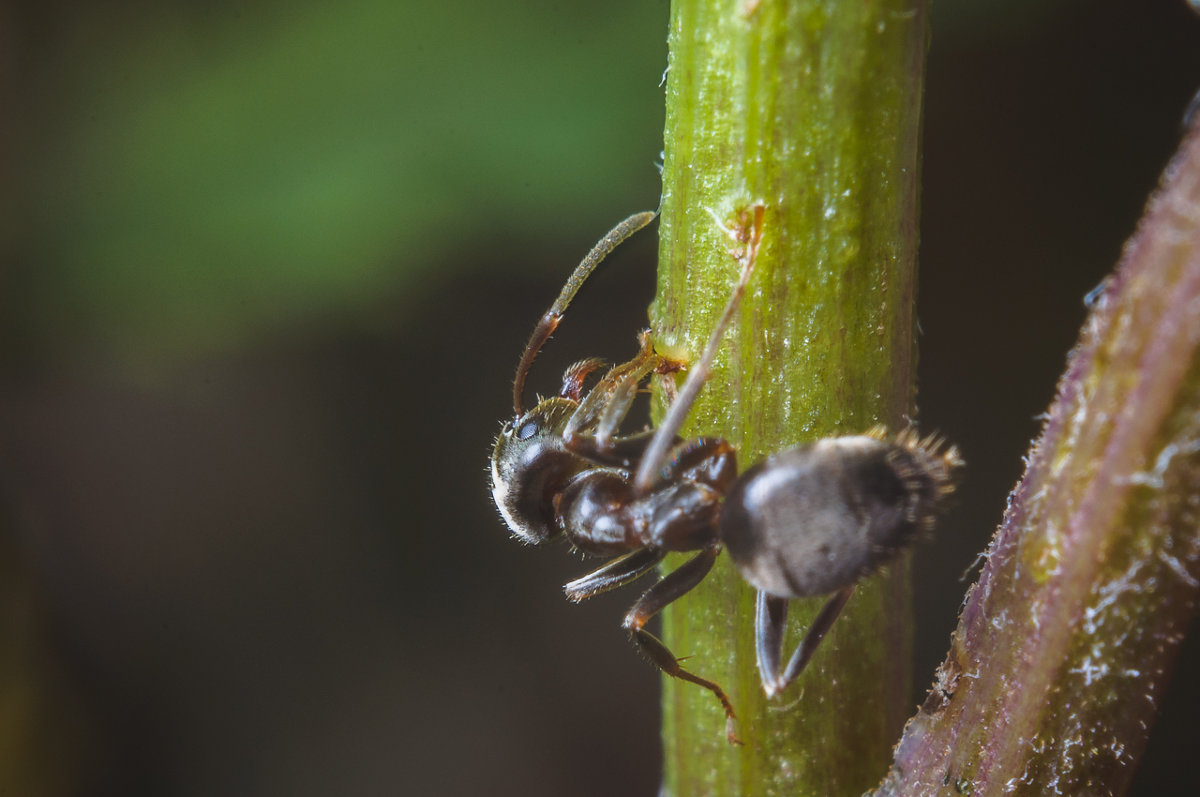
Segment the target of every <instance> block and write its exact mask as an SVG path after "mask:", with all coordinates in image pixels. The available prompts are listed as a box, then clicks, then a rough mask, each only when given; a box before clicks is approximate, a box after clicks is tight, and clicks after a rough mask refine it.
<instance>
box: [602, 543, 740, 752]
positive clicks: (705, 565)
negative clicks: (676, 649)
mask: <svg viewBox="0 0 1200 797" xmlns="http://www.w3.org/2000/svg"><path fill="white" fill-rule="evenodd" d="M720 550H721V549H720V546H718V545H715V544H714V545H710V546H708V547H707V548H704V549H702V550H701V551H700V552H699V553H697V554H696V555H695V556H693V557H692V558H691V559H689V560H688V561H686V562H684V563H683V564H682V565H680V566H679V567H677V568H675V569H674V570H672V571H671V572H670V573H668V574H667V575H665V576H663V577H662V578H661V579H660V580H659V581H658V583H656V584H655V585H654V586H652V587H651V588H650V589H648V590H646V592H645V593H644V594H643V595H642V597H641V598H639V599H638V601H637V603H635V604H634V605H633V608H632V609H630V610H629V613H628V614H626V615H625V622H624V627H625V630H626V631H627V632H628V633H629V638H630V640H632V641H633V643H634V644H635V645H637V647H638V650H640V651H641V652H642V653H643V655H645V656H646V658H648V659H649V660H650V663H651V664H653V665H654V666H655V667H657V668H658V669H660V670H662V671H663V672H665V673H666V674H667V675H670V676H671V677H673V678H679V679H680V680H683V681H688V682H690V683H693V684H696V685H697V686H701V687H704V688H705V689H707V690H708V691H710V692H712V693H713V695H715V696H716V698H717V700H719V701H720V702H721V708H722V709H724V711H725V735H726V738H727V739H728V740H729V742H730V744H741V741H740V740H739V739H738V738H737V734H736V733H735V732H734V721H735V720H736V715H735V713H734V710H733V703H732V702H730V700H729V696H728V695H726V694H725V690H724V689H722V688H721V687H720V686H719V685H718V684H717V683H715V682H714V681H710V680H708V679H707V678H701V677H700V676H698V675H696V674H695V673H693V672H689V671H688V670H685V669H684V668H683V666H682V665H681V664H680V663H679V659H678V658H676V656H675V654H674V653H672V652H671V651H670V649H668V648H667V646H666V645H664V644H663V642H662V640H660V639H659V638H658V637H656V636H654V634H651V633H650V632H649V631H647V630H646V628H645V626H646V623H647V622H649V621H650V618H651V617H653V616H654V615H656V614H658V613H659V612H660V611H662V610H663V609H664V608H665V607H666V606H667V605H668V604H671V603H673V602H674V601H676V600H678V599H679V598H680V597H682V596H683V595H685V594H687V593H688V592H690V591H691V590H692V588H693V587H695V586H696V585H697V584H699V583H700V582H701V581H702V580H703V579H704V577H705V576H706V575H708V571H709V570H711V569H712V566H713V563H714V562H715V561H716V559H717V554H718V553H720Z"/></svg>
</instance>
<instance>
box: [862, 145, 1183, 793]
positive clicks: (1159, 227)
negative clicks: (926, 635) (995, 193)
mask: <svg viewBox="0 0 1200 797" xmlns="http://www.w3.org/2000/svg"><path fill="white" fill-rule="evenodd" d="M1028 462H1029V464H1028V469H1027V470H1026V472H1025V476H1024V477H1023V478H1022V480H1021V482H1020V484H1018V485H1017V488H1016V489H1015V490H1014V491H1013V495H1012V498H1011V500H1010V502H1009V509H1008V512H1007V513H1006V515H1005V518H1004V522H1003V524H1002V526H1001V527H1000V529H999V530H998V531H997V532H996V535H995V537H994V538H993V539H992V544H991V547H990V548H989V549H988V559H987V564H986V566H985V567H984V570H983V573H982V574H981V576H980V580H979V583H978V584H977V585H976V586H975V587H974V588H973V589H972V591H971V592H970V593H969V597H968V600H967V601H966V604H965V606H964V608H963V612H962V616H961V618H960V622H959V626H958V629H957V631H956V632H955V634H954V639H953V642H952V646H951V649H950V652H949V654H948V656H947V658H946V661H945V663H944V664H942V666H941V668H940V669H939V673H938V681H937V683H936V684H935V686H934V690H933V691H932V692H931V693H930V698H929V699H928V700H927V701H926V704H925V706H924V707H923V709H922V711H921V713H919V714H918V715H917V716H915V717H914V718H913V719H912V720H911V721H910V722H909V724H908V726H907V727H906V728H905V733H904V738H903V739H902V741H901V743H900V745H899V747H898V748H897V753H896V761H895V766H894V768H893V770H892V773H891V776H890V777H889V779H888V781H887V783H886V784H885V786H884V788H882V789H880V791H879V794H880V795H910V794H933V793H942V791H943V790H948V789H953V790H955V791H954V792H952V793H960V794H999V793H1001V792H1004V793H1006V794H1031V795H1034V794H1036V795H1040V794H1122V793H1124V791H1125V789H1126V788H1127V787H1128V784H1129V781H1130V778H1131V777H1132V775H1133V772H1134V770H1135V768H1136V764H1137V761H1138V759H1139V758H1140V756H1141V753H1142V750H1143V748H1144V745H1145V741H1146V735H1147V733H1148V731H1149V728H1150V725H1151V724H1152V723H1153V721H1154V717H1155V715H1156V714H1157V712H1158V705H1159V703H1160V701H1161V699H1162V696H1163V693H1164V691H1165V688H1166V683H1167V680H1168V677H1169V675H1170V672H1171V669H1172V666H1173V664H1174V661H1175V657H1176V654H1177V653H1178V649H1179V643H1180V641H1181V640H1182V638H1183V633H1184V632H1185V631H1186V629H1187V624H1188V622H1189V621H1190V619H1191V617H1192V614H1193V611H1194V608H1195V605H1196V600H1197V598H1198V597H1200V125H1196V126H1193V129H1192V131H1191V133H1190V134H1189V136H1188V137H1187V138H1186V139H1185V141H1184V144H1183V146H1182V148H1181V150H1180V152H1179V153H1178V154H1177V155H1176V157H1175V159H1174V161H1173V162H1172V163H1171V165H1170V166H1169V167H1168V168H1167V171H1166V174H1165V176H1164V178H1163V184H1162V187H1161V188H1160V190H1159V193H1158V195H1157V196H1156V197H1155V198H1154V199H1152V200H1151V202H1150V204H1149V206H1148V207H1147V210H1146V214H1145V216H1144V217H1143V220H1142V223H1141V225H1140V226H1139V228H1138V231H1137V233H1136V234H1135V236H1134V237H1133V239H1132V240H1131V241H1130V242H1129V244H1128V245H1127V246H1126V248H1125V254H1124V257H1123V259H1122V262H1121V264H1120V265H1119V267H1118V269H1117V271H1116V273H1115V274H1114V275H1113V277H1112V278H1110V280H1109V281H1108V283H1107V285H1106V287H1105V290H1104V291H1103V292H1102V293H1101V295H1100V296H1099V297H1098V299H1097V301H1096V304H1095V305H1094V307H1093V309H1092V313H1091V314H1090V316H1089V318H1088V320H1087V321H1086V323H1085V324H1084V329H1083V334H1082V337H1081V340H1080V342H1079V345H1078V346H1077V347H1076V349H1075V351H1074V352H1073V353H1072V356H1071V360H1070V364H1069V366H1068V369H1067V373H1066V374H1065V375H1064V376H1063V378H1062V381H1061V383H1060V384H1059V392H1058V397H1057V398H1056V399H1055V402H1054V404H1053V406H1052V407H1051V408H1050V411H1049V413H1048V414H1047V420H1046V426H1045V428H1044V430H1043V432H1042V436H1041V438H1040V439H1039V440H1038V441H1037V442H1036V443H1035V444H1034V447H1033V450H1032V452H1031V454H1030V456H1029V458H1028Z"/></svg>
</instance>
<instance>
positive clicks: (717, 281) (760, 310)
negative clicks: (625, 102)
mask: <svg viewBox="0 0 1200 797" xmlns="http://www.w3.org/2000/svg"><path fill="white" fill-rule="evenodd" d="M927 9H928V6H927V3H926V2H923V1H922V0H918V1H917V2H909V1H906V2H899V1H898V0H865V2H854V3H847V2H844V0H803V1H801V0H793V1H792V2H784V1H783V0H762V2H754V1H753V0H748V1H747V0H738V1H737V2H727V1H726V2H716V1H715V0H676V1H675V2H673V4H672V9H671V30H670V37H669V46H670V70H669V73H668V80H667V125H666V137H665V138H666V157H665V163H664V173H663V203H662V224H661V232H660V234H661V244H660V252H659V261H660V266H659V286H658V297H657V299H656V301H655V304H654V306H653V308H652V310H651V319H652V324H653V327H654V331H655V339H656V345H657V346H658V347H659V349H660V350H661V351H664V352H665V353H669V354H673V355H677V356H679V357H681V358H682V359H686V360H692V361H694V360H695V358H696V357H697V356H698V353H699V352H700V350H701V349H702V348H703V345H704V341H705V338H706V337H707V335H708V333H709V330H711V329H712V327H713V324H714V323H715V320H716V317H717V315H718V314H719V313H720V311H721V308H722V306H723V305H724V303H725V301H726V299H727V298H728V296H729V293H730V291H731V289H732V286H733V284H734V281H735V280H736V278H737V261H736V259H735V256H736V255H737V254H738V250H739V248H740V244H739V243H738V242H736V241H735V240H734V238H736V237H737V234H738V233H739V232H741V233H744V228H743V225H744V224H745V219H746V217H747V211H748V209H749V208H751V207H752V206H753V205H755V204H758V203H761V204H762V205H763V206H764V208H765V217H764V224H763V235H762V245H761V249H760V251H759V254H758V259H757V264H756V271H755V273H754V275H753V278H752V280H751V282H750V287H749V290H748V292H747V295H746V298H745V301H744V303H743V305H742V307H741V309H740V312H739V313H738V316H737V320H736V321H735V325H734V328H733V329H732V330H731V331H730V333H729V334H728V336H727V338H726V340H725V345H724V347H723V348H722V350H721V353H720V355H719V357H718V359H717V362H716V364H715V367H714V370H713V377H712V379H711V381H710V382H709V385H708V387H707V388H706V389H705V390H704V391H703V392H702V394H701V398H700V400H699V401H698V402H697V405H696V407H695V410H694V412H693V413H692V415H691V418H690V421H689V425H688V426H687V427H685V433H690V434H699V433H704V434H719V435H722V436H725V437H727V438H729V439H731V440H732V441H734V443H735V444H736V445H737V446H738V449H739V457H740V459H741V463H742V465H743V466H747V465H749V464H751V463H753V462H755V461H757V460H759V459H761V458H762V457H763V456H765V455H766V454H768V453H771V452H773V451H778V450H780V449H783V448H786V447H788V446H790V445H794V444H797V443H801V442H803V441H806V440H811V439H814V438H817V437H821V436H825V435H832V434H846V433H856V432H861V431H864V430H866V429H867V428H869V427H870V426H872V425H873V424H875V423H879V422H882V423H885V424H887V425H888V426H890V427H891V428H893V429H897V428H902V427H904V426H906V425H907V423H908V419H909V418H910V416H911V412H912V398H913V387H912V385H913V367H914V361H915V336H914V322H913V299H914V291H915V252H916V243H917V242H916V228H917V219H916V207H917V177H918V169H919V137H920V107H921V88H922V77H923V68H924V58H925V49H926V39H927V18H928V14H927ZM729 233H733V235H730V234H729ZM678 561H679V560H678V559H672V561H671V563H670V564H671V566H674V565H676V564H678ZM907 578H908V568H907V563H906V561H901V562H898V563H896V564H895V565H893V566H892V567H890V568H888V570H887V571H886V572H885V573H883V574H880V575H878V576H876V577H873V578H871V579H869V580H868V581H867V582H866V583H865V584H864V585H863V586H862V587H861V588H860V589H859V591H858V592H857V594H856V595H855V597H854V598H853V600H852V601H851V603H850V605H849V607H848V608H847V611H846V614H845V615H844V616H843V618H842V620H841V621H840V622H839V623H838V624H837V626H835V628H834V630H833V631H832V632H831V634H830V635H829V637H828V638H827V639H826V641H825V643H824V645H823V647H822V648H821V650H820V651H818V653H817V655H816V657H815V658H814V660H813V662H812V664H811V665H810V667H809V669H808V670H807V671H806V672H805V673H804V675H803V676H802V677H801V678H800V679H799V681H798V683H797V684H796V685H794V686H793V687H792V688H791V689H790V690H789V692H788V693H787V694H786V695H785V696H784V697H783V699H782V700H780V701H778V702H776V703H774V704H772V705H768V704H767V703H766V700H765V698H764V696H763V693H762V689H761V687H760V685H759V678H758V673H757V671H756V669H755V659H754V630H753V593H752V591H751V589H750V588H749V587H748V586H747V585H746V584H745V583H744V582H742V581H741V579H740V577H739V576H738V575H737V573H736V571H735V570H734V568H733V567H732V566H731V565H730V564H729V562H728V561H726V559H725V558H724V557H722V559H721V560H720V561H718V563H717V567H716V568H715V570H714V573H713V575H712V576H710V577H709V578H708V579H707V580H706V581H705V582H704V583H703V584H701V586H700V587H699V588H698V589H696V590H695V591H694V592H693V593H691V594H689V595H688V596H687V597H686V598H685V599H684V600H681V601H680V602H679V603H678V604H677V606H676V607H673V608H672V609H671V610H670V611H668V612H667V613H666V615H665V618H664V635H665V637H666V641H667V643H668V644H669V645H670V646H671V647H672V649H673V650H675V652H676V653H678V654H680V655H684V656H690V657H691V658H690V659H689V660H688V662H687V665H688V666H689V667H691V668H692V669H694V670H695V671H697V672H698V673H699V674H701V675H703V676H705V677H710V678H713V679H715V680H716V681H718V682H719V683H721V684H722V685H723V686H725V687H726V688H727V689H728V691H729V693H730V696H731V697H732V699H733V702H734V704H735V706H736V708H737V710H738V712H739V722H738V733H739V735H740V737H741V739H742V740H743V741H744V742H745V745H744V746H743V747H733V746H730V745H729V744H727V743H726V741H725V738H724V734H723V729H724V724H723V722H722V717H721V713H720V711H719V709H718V707H717V705H716V701H714V700H713V699H712V696H711V695H710V694H708V693H707V692H705V691H704V690H701V689H697V688H696V687H695V686H693V685H691V684H687V683H680V682H674V681H672V680H671V679H667V681H666V684H665V694H664V698H663V705H664V730H663V736H664V749H665V759H666V760H665V770H666V771H665V781H664V783H665V786H666V790H667V793H669V794H674V795H680V797H682V796H683V795H694V794H705V795H720V794H730V795H759V794H788V795H795V794H821V795H839V794H861V793H862V792H863V791H864V790H865V789H868V788H871V787H872V786H874V785H876V784H877V783H878V782H879V780H880V778H881V777H882V776H883V775H884V773H885V771H886V769H887V762H888V761H889V759H890V757H891V747H892V744H893V743H894V741H895V739H896V736H897V734H898V733H899V730H900V727H901V724H902V722H903V719H904V716H905V715H906V714H907V713H908V706H909V705H910V692H909V686H910V679H911V672H910V670H911V666H910V664H909V652H910V647H911V642H910V635H909V613H910V609H909V587H908V583H907ZM819 606H820V601H811V602H796V603H795V604H794V607H793V621H792V625H791V627H790V630H789V635H790V637H789V638H790V639H791V640H792V642H793V643H794V642H795V641H796V640H798V639H799V635H800V633H801V632H802V630H803V628H804V627H806V626H807V624H808V622H809V620H810V619H811V617H812V615H813V614H815V612H816V610H817V609H818V608H819Z"/></svg>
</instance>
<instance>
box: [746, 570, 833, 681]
mask: <svg viewBox="0 0 1200 797" xmlns="http://www.w3.org/2000/svg"><path fill="white" fill-rule="evenodd" d="M853 594H854V585H853V584H851V585H850V586H848V587H843V588H842V589H840V590H838V591H837V592H835V593H834V594H833V595H832V596H830V598H829V600H827V601H825V605H824V606H822V607H821V611H820V612H818V613H817V616H816V617H815V618H814V619H813V621H812V625H810V626H809V627H808V630H807V631H806V632H805V633H804V638H803V639H802V640H800V644H799V645H797V646H796V650H795V652H794V653H792V658H791V659H790V660H789V661H788V663H787V668H786V669H784V670H783V671H782V672H781V671H780V664H781V662H782V657H783V633H784V629H785V626H786V624H787V614H788V601H789V600H790V598H780V597H776V596H774V595H768V594H767V593H765V592H762V591H759V593H758V597H757V600H756V601H755V606H754V638H755V654H756V658H757V659H758V674H759V676H760V678H761V679H762V685H763V691H764V692H766V693H767V697H775V695H778V694H779V693H780V692H782V691H783V690H784V689H786V688H787V686H788V684H790V683H791V682H792V681H794V680H796V678H797V676H799V675H800V673H801V672H803V671H804V668H805V667H806V666H808V662H809V659H811V658H812V655H813V653H814V652H816V650H817V647H818V646H819V645H820V644H821V640H823V639H824V638H825V634H826V633H828V632H829V629H830V628H832V627H833V624H834V622H835V621H836V620H837V619H838V616H839V615H840V614H841V613H842V609H844V608H845V606H846V602H847V601H849V600H850V596H851V595H853Z"/></svg>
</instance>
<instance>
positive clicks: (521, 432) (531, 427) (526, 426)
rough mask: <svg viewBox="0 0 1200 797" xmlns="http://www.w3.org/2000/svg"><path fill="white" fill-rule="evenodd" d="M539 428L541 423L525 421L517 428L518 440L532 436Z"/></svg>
mask: <svg viewBox="0 0 1200 797" xmlns="http://www.w3.org/2000/svg"><path fill="white" fill-rule="evenodd" d="M540 429H541V424H539V423H538V422H537V421H526V422H525V423H523V424H521V428H519V429H517V439H518V440H528V439H529V438H531V437H533V436H534V435H535V434H537V433H538V431H539V430H540Z"/></svg>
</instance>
